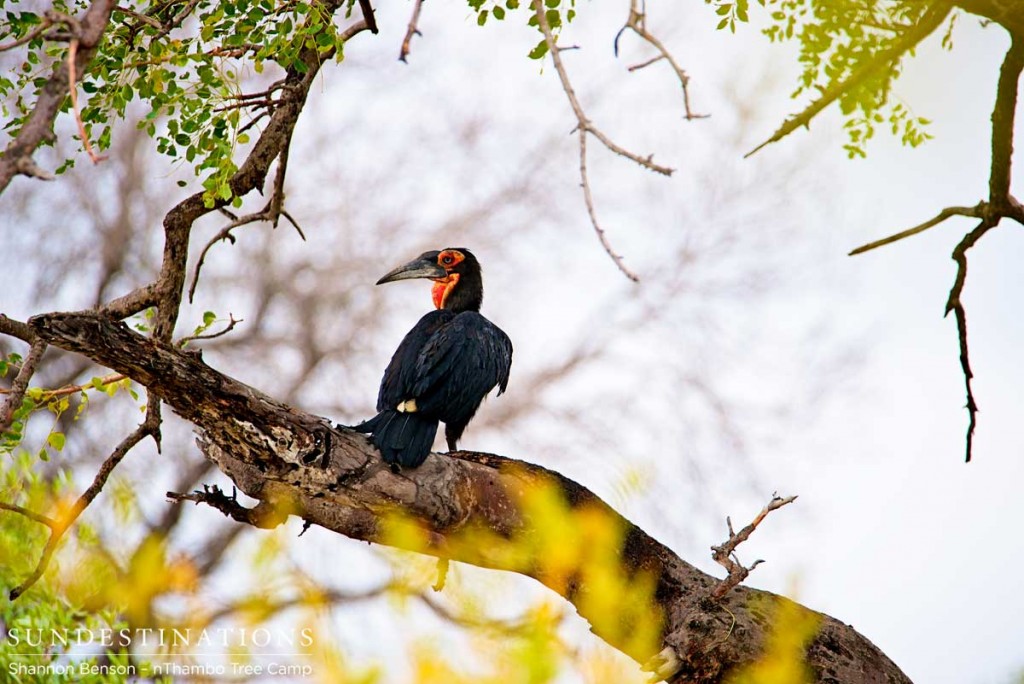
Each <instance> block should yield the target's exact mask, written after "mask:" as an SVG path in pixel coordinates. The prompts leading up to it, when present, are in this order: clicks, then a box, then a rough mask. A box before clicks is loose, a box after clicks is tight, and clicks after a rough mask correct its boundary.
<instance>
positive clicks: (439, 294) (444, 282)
mask: <svg viewBox="0 0 1024 684" xmlns="http://www.w3.org/2000/svg"><path fill="white" fill-rule="evenodd" d="M458 282H459V274H458V273H449V274H448V275H447V276H446V277H444V278H438V279H436V280H435V281H434V287H433V289H432V290H431V292H430V294H431V296H432V297H433V299H434V308H435V309H443V308H444V303H445V301H446V300H447V299H448V295H450V294H451V293H452V290H454V289H455V285H456V284H457V283H458Z"/></svg>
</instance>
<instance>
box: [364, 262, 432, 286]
mask: <svg viewBox="0 0 1024 684" xmlns="http://www.w3.org/2000/svg"><path fill="white" fill-rule="evenodd" d="M447 276H448V272H447V271H446V270H444V268H442V267H441V266H440V265H438V263H437V262H435V261H432V260H431V259H425V258H423V257H418V258H416V259H414V260H413V261H410V262H409V263H407V264H405V265H404V266H399V267H398V268H396V269H395V270H393V271H389V272H388V273H386V274H384V277H383V278H381V279H380V280H378V281H377V284H378V285H383V284H384V283H393V282H395V281H396V280H410V279H412V278H430V279H435V278H445V277H447Z"/></svg>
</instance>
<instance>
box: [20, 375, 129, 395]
mask: <svg viewBox="0 0 1024 684" xmlns="http://www.w3.org/2000/svg"><path fill="white" fill-rule="evenodd" d="M124 379H125V376H124V375H121V374H120V373H111V374H110V375H105V376H103V377H102V378H100V379H99V384H101V385H110V384H112V383H115V382H120V381H121V380H124ZM92 387H95V385H94V384H93V383H91V382H90V383H88V384H85V385H65V386H64V387H58V388H57V389H52V390H44V391H43V393H42V400H43V401H49V400H50V399H53V398H54V397H66V396H68V395H69V394H77V393H79V392H81V391H83V390H87V389H90V388H92ZM13 392H14V388H13V387H12V388H11V389H9V390H5V389H0V394H10V393H13Z"/></svg>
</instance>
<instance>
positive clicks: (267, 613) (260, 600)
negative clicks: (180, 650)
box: [203, 583, 394, 625]
mask: <svg viewBox="0 0 1024 684" xmlns="http://www.w3.org/2000/svg"><path fill="white" fill-rule="evenodd" d="M393 588H394V587H393V585H391V584H390V583H389V584H385V585H382V586H378V587H374V588H372V589H367V590H365V591H357V592H343V591H338V590H336V589H328V590H320V591H316V592H314V593H313V594H310V595H305V596H304V595H299V596H295V597H293V598H288V599H284V600H279V601H271V600H267V599H266V598H265V597H263V596H254V597H253V598H245V599H242V600H241V601H237V602H233V603H230V604H228V605H226V606H224V607H222V608H220V609H218V610H216V611H214V612H213V613H211V614H210V615H208V616H206V617H205V618H204V620H203V624H206V625H211V624H214V623H216V622H219V621H220V620H224V619H227V618H229V617H232V616H235V615H238V614H244V613H245V612H246V611H251V610H253V607H254V606H258V612H259V614H260V616H261V617H262V618H269V617H272V616H274V615H277V614H279V613H282V612H284V611H286V610H289V609H291V608H297V607H300V606H311V607H312V606H318V607H319V606H328V605H339V604H346V603H356V602H359V601H369V600H371V599H375V598H378V597H380V596H383V595H384V594H386V593H387V592H388V591H391V590H392V589H393ZM254 599H255V600H254Z"/></svg>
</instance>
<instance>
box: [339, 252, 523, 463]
mask: <svg viewBox="0 0 1024 684" xmlns="http://www.w3.org/2000/svg"><path fill="white" fill-rule="evenodd" d="M407 278H430V279H431V280H433V281H434V283H435V284H434V304H435V306H436V307H437V309H436V310H435V311H431V312H430V313H428V314H426V315H424V316H423V317H422V318H421V319H420V320H419V322H418V323H417V324H416V325H415V326H414V327H413V329H412V330H410V331H409V332H408V334H406V336H405V339H403V340H402V342H401V344H399V345H398V349H397V350H396V351H395V354H394V356H392V357H391V362H390V363H389V364H388V367H387V369H386V370H385V371H384V378H383V379H382V380H381V383H380V392H379V393H378V395H377V411H378V413H377V415H376V416H374V417H373V418H371V419H370V420H367V421H366V422H364V423H361V424H360V425H357V426H356V427H355V429H356V430H359V431H360V432H367V433H370V435H371V439H372V440H373V443H374V444H375V445H376V446H377V448H378V449H380V452H381V455H382V457H383V458H384V460H385V461H386V462H387V463H390V464H392V465H393V466H405V467H410V468H414V467H416V466H418V465H420V464H421V463H423V461H424V459H426V457H427V454H429V453H430V447H431V446H432V445H433V442H434V437H435V435H436V434H437V426H438V422H443V423H444V424H445V438H446V440H447V442H448V448H449V449H450V450H454V449H455V448H456V446H457V443H458V440H459V438H460V437H461V436H462V433H463V431H464V430H465V429H466V426H467V425H468V424H469V421H470V420H472V419H473V416H474V415H475V414H476V411H477V409H478V408H479V407H480V402H481V401H483V398H484V396H486V395H487V393H488V392H490V391H491V390H492V389H494V388H495V387H498V394H499V395H500V394H501V393H502V392H504V391H505V388H506V386H507V385H508V377H509V370H510V368H511V365H512V342H511V340H509V338H508V335H506V334H505V333H504V332H502V330H501V329H500V328H498V326H496V325H494V324H493V323H491V322H490V321H489V320H487V319H486V318H484V317H483V316H482V315H481V314H480V313H479V309H480V304H481V302H482V301H483V280H482V277H481V270H480V264H479V262H477V260H476V257H474V256H473V254H472V253H471V252H469V250H466V249H462V248H458V249H445V250H440V251H434V252H426V253H425V254H422V255H421V256H420V257H418V258H417V259H416V260H414V261H412V262H410V263H408V264H406V265H405V266H402V267H400V268H398V269H395V270H394V271H392V272H391V273H389V274H387V275H386V276H384V277H383V278H381V280H380V281H379V282H378V284H380V283H384V282H391V281H393V280H402V279H407Z"/></svg>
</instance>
